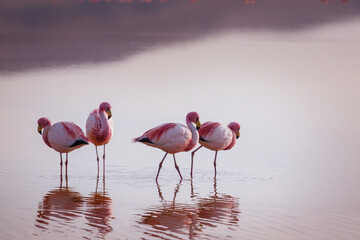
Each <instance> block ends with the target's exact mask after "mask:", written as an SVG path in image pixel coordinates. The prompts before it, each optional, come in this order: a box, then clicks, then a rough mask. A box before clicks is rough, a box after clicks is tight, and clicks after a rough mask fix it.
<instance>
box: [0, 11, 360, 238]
mask: <svg viewBox="0 0 360 240" xmlns="http://www.w3.org/2000/svg"><path fill="white" fill-rule="evenodd" d="M359 29H360V20H359V18H351V19H343V20H342V21H338V22H336V23H335V22H331V23H327V24H318V25H314V26H312V27H309V28H306V29H305V28H304V29H303V28H300V29H296V30H294V31H280V32H279V31H276V30H274V29H272V30H259V31H252V30H245V29H242V30H234V29H228V30H226V31H221V32H217V33H216V34H215V33H212V34H208V35H206V34H205V35H201V37H199V36H198V35H197V36H196V37H194V38H191V37H190V36H186V37H185V38H186V39H183V40H184V41H180V40H179V39H177V40H176V41H173V40H172V39H173V37H169V36H167V37H162V39H163V40H164V39H167V40H164V42H163V44H159V43H157V44H155V45H156V47H154V45H152V44H150V45H151V47H149V45H148V44H149V43H145V42H146V41H145V40H146V38H145V40H143V41H140V42H137V45H136V48H135V50H134V52H131V51H130V50H131V49H130V50H129V51H130V52H131V54H127V57H126V58H123V57H121V59H119V60H111V61H110V60H108V61H99V62H97V61H95V62H94V63H91V61H90V62H84V61H82V60H78V59H72V61H70V63H68V64H67V63H66V62H67V61H65V63H64V61H63V60H64V59H63V58H62V59H60V60H59V65H58V66H54V62H55V63H56V61H55V60H54V59H52V60H51V61H53V62H52V64H51V65H52V67H50V68H46V67H44V65H43V64H42V62H41V61H40V60H39V58H37V57H35V58H34V59H35V60H36V61H37V62H31V59H29V60H28V61H29V64H28V65H26V64H25V65H24V66H25V67H24V68H21V67H20V66H15V65H13V64H10V65H11V66H10V65H9V66H8V69H7V70H6V71H2V72H1V73H0V108H1V109H2V115H1V124H0V132H1V136H2V137H1V138H0V182H1V184H0V190H1V198H0V210H1V214H0V222H1V224H0V231H1V239H256V240H257V239H314V240H315V239H316V240H318V239H327V240H328V239H334V240H335V239H349V240H355V239H359V238H360V218H359V214H360V204H359V203H360V174H359V173H360V161H359V159H360V148H359V147H358V143H359V142H360V127H359V124H358V123H359V122H360V114H359V109H360V95H359V90H360V81H359V79H358V78H359V76H360V69H359V68H358V66H357V65H358V63H359V62H360V45H359V41H360V30H359ZM131 36H132V35H127V38H132V37H131ZM151 37H152V38H154V35H151ZM157 37H159V36H158V35H157ZM169 39H170V40H169ZM185 40H186V41H185ZM126 42H127V41H126ZM23 44H24V45H27V44H29V43H27V42H24V43H23ZM31 44H33V43H30V45H31ZM111 46H112V45H110V46H109V48H108V50H107V51H108V52H111V49H112V48H111ZM104 48H106V46H104ZM55 49H56V47H55ZM139 49H140V50H139ZM65 55H66V54H65ZM16 56H18V55H16ZM68 57H69V55H66V56H65V58H66V59H67V58H68ZM89 58H90V59H91V56H89ZM9 59H10V58H9ZM12 60H14V59H12ZM1 62H2V63H3V62H4V61H3V59H2V60H1ZM55 65H56V64H55ZM14 66H15V67H14ZM34 66H36V67H34ZM4 68H6V66H5V65H2V70H3V69H4ZM105 100H106V101H109V102H110V103H111V104H112V106H113V119H114V123H115V135H114V138H113V139H112V141H111V142H110V143H109V145H108V147H107V157H106V164H105V169H103V167H101V168H100V173H99V174H98V173H97V164H96V156H95V149H94V147H93V146H86V147H83V148H81V149H79V150H76V151H74V152H72V153H70V155H69V157H70V160H69V170H68V175H67V176H66V175H65V174H60V166H59V155H58V153H56V152H55V151H53V150H52V149H50V148H48V147H47V146H46V145H45V144H44V143H43V141H42V138H41V136H40V135H39V134H38V133H37V131H36V128H37V123H36V121H37V119H38V118H40V117H42V116H47V117H48V118H50V119H51V120H52V122H57V121H63V120H69V121H73V122H75V123H77V124H78V125H79V126H81V127H82V128H84V127H85V121H86V118H87V116H88V114H89V112H90V111H91V110H92V109H94V108H95V107H98V105H99V103H100V102H102V101H105ZM194 110H195V111H197V112H198V113H199V114H200V120H201V122H205V121H210V120H211V121H219V122H222V123H225V124H227V123H229V122H232V121H238V122H239V123H240V124H241V126H242V129H241V137H240V138H239V139H238V140H237V143H236V145H235V147H234V148H233V149H232V150H231V151H226V152H220V153H219V154H218V160H217V163H218V168H217V170H218V175H217V178H216V179H214V178H213V174H214V171H213V165H212V162H213V158H214V153H213V152H211V151H209V150H206V149H201V150H199V151H198V152H197V153H196V155H195V166H194V167H195V172H194V178H193V179H192V180H191V179H190V177H189V175H190V153H179V154H178V155H177V162H178V165H179V167H180V169H181V172H182V175H183V176H184V179H183V180H182V181H179V177H178V173H177V172H176V170H175V169H174V167H173V163H172V159H171V158H170V157H169V156H168V158H167V159H166V160H165V162H164V166H163V169H162V171H161V173H160V177H159V181H158V183H156V182H155V180H154V179H155V175H156V171H157V167H158V163H159V162H160V160H161V158H162V157H163V152H161V151H160V150H158V149H152V148H149V147H147V146H144V145H142V144H133V143H131V139H132V138H134V137H136V136H138V135H140V134H142V133H143V132H144V131H146V130H147V129H149V128H151V127H154V126H157V125H159V124H161V123H164V122H179V123H185V116H186V114H187V113H188V112H189V111H194ZM101 151H102V150H101Z"/></svg>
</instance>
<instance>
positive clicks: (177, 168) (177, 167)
mask: <svg viewBox="0 0 360 240" xmlns="http://www.w3.org/2000/svg"><path fill="white" fill-rule="evenodd" d="M173 157H174V164H175V168H176V170H177V171H178V173H179V175H180V178H181V179H182V176H181V173H180V169H179V166H178V165H177V164H176V159H175V154H173Z"/></svg>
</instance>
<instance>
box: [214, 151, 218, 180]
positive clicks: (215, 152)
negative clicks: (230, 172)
mask: <svg viewBox="0 0 360 240" xmlns="http://www.w3.org/2000/svg"><path fill="white" fill-rule="evenodd" d="M217 152H218V151H216V152H215V159H214V169H215V175H214V178H216V157H217Z"/></svg>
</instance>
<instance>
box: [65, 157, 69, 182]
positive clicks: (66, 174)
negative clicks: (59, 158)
mask: <svg viewBox="0 0 360 240" xmlns="http://www.w3.org/2000/svg"><path fill="white" fill-rule="evenodd" d="M67 167H68V153H66V161H65V180H66V181H67V177H68V171H67Z"/></svg>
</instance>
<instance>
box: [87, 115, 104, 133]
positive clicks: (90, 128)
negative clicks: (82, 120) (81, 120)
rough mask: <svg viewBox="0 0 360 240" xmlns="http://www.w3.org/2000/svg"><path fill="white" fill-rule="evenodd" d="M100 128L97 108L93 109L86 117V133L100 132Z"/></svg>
mask: <svg viewBox="0 0 360 240" xmlns="http://www.w3.org/2000/svg"><path fill="white" fill-rule="evenodd" d="M100 129H101V120H100V116H99V110H98V109H95V110H94V111H93V112H91V113H90V114H89V117H88V119H87V120H86V135H87V136H91V135H93V134H96V133H98V132H100Z"/></svg>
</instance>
